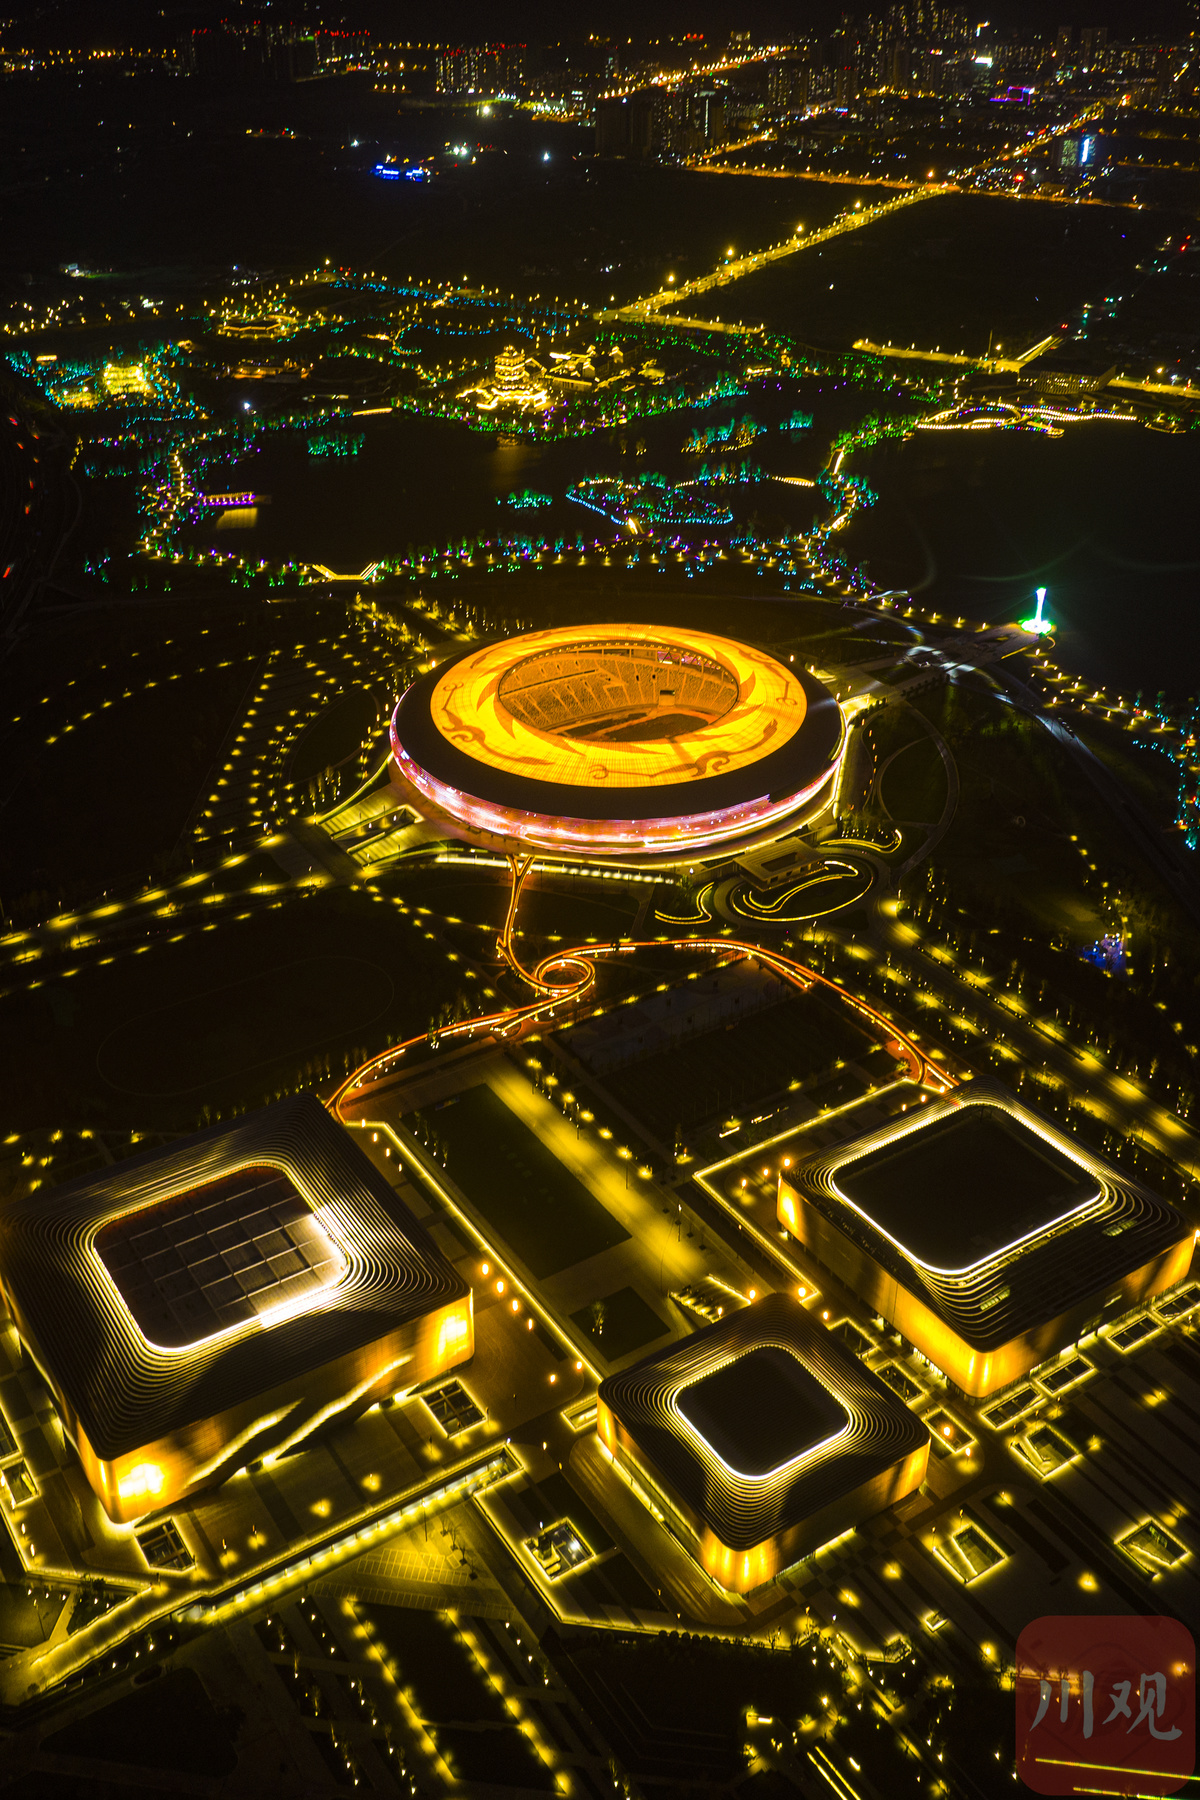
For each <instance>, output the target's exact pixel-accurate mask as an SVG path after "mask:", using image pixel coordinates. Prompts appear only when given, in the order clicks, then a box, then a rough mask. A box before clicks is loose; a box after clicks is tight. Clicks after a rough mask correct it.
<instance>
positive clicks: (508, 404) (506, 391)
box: [459, 344, 554, 412]
mask: <svg viewBox="0 0 1200 1800" xmlns="http://www.w3.org/2000/svg"><path fill="white" fill-rule="evenodd" d="M472 394H473V395H474V396H475V405H476V406H477V407H478V409H479V411H480V412H498V411H501V410H502V409H505V408H507V409H508V410H509V411H510V412H548V411H549V409H550V408H551V406H553V404H554V402H553V400H552V399H551V397H550V391H549V389H548V388H547V386H546V383H545V379H544V371H543V369H542V367H541V364H540V363H536V362H534V361H533V359H532V358H531V357H526V356H523V355H522V354H521V352H520V351H519V350H515V349H514V348H513V346H512V345H511V344H507V345H506V346H505V347H504V349H503V350H498V351H497V352H496V360H495V369H494V373H493V375H492V379H491V381H487V382H480V383H479V385H478V386H477V387H469V388H464V389H463V391H462V393H461V394H460V395H459V399H460V400H466V399H469V398H470V396H471V395H472Z"/></svg>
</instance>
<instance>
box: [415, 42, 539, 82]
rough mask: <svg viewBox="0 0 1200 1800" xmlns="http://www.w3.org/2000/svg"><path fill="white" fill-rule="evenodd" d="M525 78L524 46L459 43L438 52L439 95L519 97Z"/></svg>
mask: <svg viewBox="0 0 1200 1800" xmlns="http://www.w3.org/2000/svg"><path fill="white" fill-rule="evenodd" d="M524 79H525V46H524V44H457V45H454V46H453V47H449V48H446V49H442V50H439V51H438V57H437V91H438V93H439V94H515V93H517V92H519V91H520V88H521V86H522V85H523V83H524Z"/></svg>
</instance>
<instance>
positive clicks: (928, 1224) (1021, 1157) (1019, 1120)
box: [778, 1084, 1192, 1397]
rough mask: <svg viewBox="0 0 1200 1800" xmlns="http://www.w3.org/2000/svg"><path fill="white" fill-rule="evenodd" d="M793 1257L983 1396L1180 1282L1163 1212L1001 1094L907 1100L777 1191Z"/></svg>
mask: <svg viewBox="0 0 1200 1800" xmlns="http://www.w3.org/2000/svg"><path fill="white" fill-rule="evenodd" d="M778 1205H779V1218H780V1221H781V1223H782V1224H783V1225H784V1226H786V1228H787V1230H788V1231H790V1232H791V1233H792V1234H793V1235H794V1236H795V1237H797V1238H799V1239H800V1241H801V1242H802V1243H803V1244H804V1246H805V1248H806V1249H807V1250H808V1251H809V1252H810V1253H811V1254H812V1255H813V1256H814V1257H815V1258H816V1259H817V1260H818V1261H819V1262H821V1263H823V1264H824V1266H825V1267H826V1268H828V1269H830V1270H832V1272H833V1273H834V1275H836V1276H837V1278H838V1280H839V1281H841V1282H842V1283H843V1284H844V1285H845V1286H846V1287H848V1288H850V1289H851V1290H852V1291H853V1292H854V1293H856V1294H857V1295H858V1296H859V1297H860V1299H862V1301H863V1302H864V1304H866V1305H867V1306H869V1307H870V1308H871V1309H872V1310H873V1311H874V1312H876V1313H878V1314H879V1315H880V1316H881V1317H882V1318H884V1319H886V1320H887V1321H888V1323H889V1324H890V1325H894V1326H895V1327H896V1329H897V1330H898V1331H899V1332H901V1333H902V1334H903V1336H904V1337H906V1338H908V1339H909V1341H910V1342H911V1343H913V1344H914V1345H915V1346H916V1348H917V1349H918V1350H919V1351H920V1352H921V1353H922V1355H924V1356H927V1357H928V1358H929V1360H930V1361H931V1362H932V1363H934V1364H935V1365H936V1367H937V1368H939V1369H941V1370H942V1372H943V1373H944V1374H945V1375H947V1376H948V1377H949V1378H950V1380H951V1381H952V1382H954V1384H955V1385H956V1386H957V1387H958V1388H960V1389H961V1391H962V1392H963V1393H964V1394H969V1395H972V1396H974V1397H982V1396H984V1395H987V1394H991V1393H994V1392H995V1391H996V1390H997V1389H998V1388H1003V1387H1007V1385H1008V1384H1009V1382H1011V1381H1015V1380H1016V1379H1017V1377H1018V1376H1021V1375H1024V1374H1026V1373H1027V1372H1028V1370H1030V1369H1032V1368H1035V1367H1036V1366H1037V1364H1038V1363H1040V1362H1044V1361H1045V1359H1046V1358H1047V1357H1050V1356H1053V1355H1055V1354H1056V1353H1057V1352H1058V1351H1060V1350H1062V1349H1063V1348H1064V1347H1065V1346H1066V1345H1067V1344H1070V1343H1073V1342H1075V1341H1076V1340H1077V1339H1078V1338H1079V1337H1080V1336H1082V1335H1084V1334H1085V1333H1086V1332H1087V1331H1089V1330H1092V1329H1094V1327H1095V1326H1096V1325H1097V1324H1100V1323H1102V1322H1103V1320H1104V1319H1105V1317H1111V1316H1115V1315H1116V1314H1118V1313H1121V1312H1124V1311H1125V1310H1126V1309H1127V1308H1129V1307H1131V1306H1133V1305H1135V1304H1136V1303H1137V1302H1138V1301H1140V1300H1143V1299H1145V1298H1147V1297H1148V1296H1149V1295H1151V1294H1156V1293H1159V1292H1161V1291H1162V1289H1164V1288H1168V1287H1171V1286H1173V1285H1174V1283H1176V1282H1177V1281H1180V1280H1182V1278H1183V1276H1184V1275H1185V1274H1186V1273H1187V1271H1188V1268H1189V1266H1190V1264H1191V1258H1192V1232H1191V1229H1190V1228H1189V1227H1188V1226H1187V1225H1186V1224H1185V1222H1184V1220H1183V1218H1182V1217H1181V1216H1180V1214H1179V1213H1177V1212H1176V1211H1175V1209H1174V1208H1173V1207H1171V1206H1168V1205H1167V1204H1166V1203H1165V1202H1164V1201H1161V1200H1158V1199H1156V1198H1155V1197H1154V1196H1153V1195H1151V1194H1148V1193H1147V1192H1146V1191H1145V1190H1144V1189H1142V1188H1140V1187H1138V1186H1137V1185H1136V1184H1135V1183H1133V1182H1131V1181H1130V1180H1129V1179H1128V1177H1127V1176H1124V1175H1121V1174H1119V1173H1118V1172H1117V1171H1116V1170H1115V1169H1113V1168H1112V1167H1111V1166H1110V1165H1109V1164H1107V1163H1105V1162H1103V1161H1101V1159H1100V1158H1099V1157H1096V1156H1093V1155H1092V1154H1091V1153H1090V1152H1089V1151H1087V1150H1085V1149H1084V1148H1083V1147H1082V1145H1080V1144H1078V1143H1077V1142H1076V1141H1075V1140H1074V1139H1073V1138H1071V1137H1069V1136H1067V1134H1066V1133H1064V1132H1061V1131H1058V1130H1056V1129H1055V1128H1054V1127H1053V1126H1052V1125H1050V1124H1048V1123H1047V1122H1046V1121H1045V1120H1044V1119H1041V1118H1039V1117H1038V1116H1037V1114H1036V1113H1033V1112H1031V1111H1029V1109H1028V1108H1027V1107H1024V1106H1021V1105H1020V1104H1019V1103H1018V1102H1017V1101H1016V1100H1014V1099H1012V1098H1011V1097H1010V1096H1008V1095H1007V1094H1005V1093H1004V1092H1002V1091H1001V1090H999V1089H991V1088H984V1087H983V1086H982V1084H980V1086H979V1087H978V1088H976V1089H973V1090H972V1091H971V1092H970V1093H968V1094H966V1095H962V1094H956V1095H955V1096H954V1098H952V1099H948V1100H943V1101H939V1102H937V1103H935V1104H933V1105H927V1106H921V1107H919V1108H917V1109H916V1110H915V1111H912V1112H909V1113H907V1114H905V1115H904V1116H902V1117H901V1118H898V1119H893V1120H891V1121H890V1122H889V1123H888V1124H887V1125H884V1126H881V1127H880V1128H879V1130H877V1131H870V1132H867V1133H865V1134H864V1135H863V1136H861V1137H858V1138H854V1139H852V1140H850V1141H849V1142H848V1143H844V1144H838V1145H836V1146H835V1147H833V1148H832V1149H827V1150H822V1151H819V1152H818V1153H817V1154H816V1155H815V1156H812V1157H810V1158H809V1159H808V1160H807V1161H806V1162H803V1163H801V1164H800V1165H799V1166H798V1167H796V1168H793V1169H792V1170H791V1171H790V1172H789V1175H788V1176H787V1177H783V1178H781V1180H780V1184H779V1202H778Z"/></svg>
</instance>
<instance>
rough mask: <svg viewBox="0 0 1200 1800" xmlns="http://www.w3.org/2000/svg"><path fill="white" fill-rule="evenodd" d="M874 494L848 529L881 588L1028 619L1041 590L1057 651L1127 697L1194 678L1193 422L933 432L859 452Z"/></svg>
mask: <svg viewBox="0 0 1200 1800" xmlns="http://www.w3.org/2000/svg"><path fill="white" fill-rule="evenodd" d="M852 466H853V468H854V469H855V470H856V471H857V472H859V473H861V474H863V475H865V476H866V478H867V480H868V481H869V482H870V484H871V486H872V487H873V488H874V489H875V490H876V492H877V493H878V495H879V503H878V505H876V506H873V507H871V508H870V509H869V510H868V511H866V512H863V513H860V514H859V515H858V516H857V517H856V518H855V521H854V523H853V525H852V526H851V527H850V528H849V530H848V531H847V532H846V533H845V534H844V542H843V544H842V550H843V553H844V554H846V555H848V556H850V557H851V559H852V560H858V561H861V560H862V559H863V558H864V557H866V558H868V559H869V561H870V565H871V573H872V575H873V577H874V579H875V580H876V581H878V582H880V583H881V584H882V585H883V586H885V587H906V588H910V589H911V590H912V592H913V594H914V597H915V598H916V599H917V600H918V602H919V604H920V605H921V606H922V607H926V606H927V607H931V608H936V609H938V610H939V611H941V612H943V613H948V614H949V615H950V616H951V618H953V617H955V616H956V615H960V614H961V615H962V616H964V617H966V618H971V619H986V620H990V621H991V622H992V623H999V622H1000V621H1001V620H1004V619H1017V618H1025V617H1026V616H1027V614H1026V612H1025V611H1023V610H1022V609H1023V608H1024V607H1027V606H1028V605H1029V603H1030V597H1031V595H1032V593H1033V589H1034V588H1035V587H1037V586H1046V587H1048V588H1049V597H1048V601H1047V611H1048V612H1049V615H1050V617H1051V618H1052V619H1054V621H1055V623H1056V624H1057V625H1058V626H1059V630H1058V632H1057V633H1056V641H1057V647H1058V648H1057V659H1058V660H1059V661H1060V662H1061V664H1062V666H1063V667H1065V668H1069V669H1077V670H1079V671H1080V672H1081V673H1082V674H1084V675H1085V676H1088V677H1090V678H1091V679H1092V680H1093V681H1099V682H1105V683H1108V684H1111V686H1112V687H1113V688H1114V689H1115V690H1116V691H1117V692H1118V693H1124V694H1126V695H1128V696H1130V697H1132V695H1133V693H1134V692H1135V691H1136V690H1137V689H1138V688H1139V687H1141V688H1145V689H1146V690H1147V691H1148V692H1149V693H1150V694H1154V693H1156V692H1157V690H1158V689H1159V688H1160V687H1165V688H1166V689H1167V691H1168V692H1169V693H1171V694H1173V695H1175V696H1182V695H1184V694H1190V693H1194V692H1195V691H1196V687H1197V683H1198V682H1200V599H1198V590H1197V582H1196V576H1197V570H1198V568H1200V562H1198V559H1197V556H1196V546H1195V539H1194V532H1193V530H1192V512H1193V506H1192V497H1193V495H1194V494H1195V492H1196V489H1197V485H1198V484H1200V433H1197V432H1194V431H1193V432H1187V433H1184V434H1179V435H1167V434H1164V433H1161V432H1156V431H1150V430H1147V429H1146V428H1145V427H1143V426H1141V425H1137V424H1124V423H1122V424H1111V423H1106V422H1104V421H1097V422H1096V423H1093V424H1084V425H1073V426H1068V427H1067V429H1066V430H1065V432H1064V434H1063V436H1062V437H1060V438H1048V437H1043V436H1034V435H1033V434H1031V433H1028V432H988V433H982V434H980V433H969V434H960V435H949V434H942V433H938V434H936V435H934V434H932V433H929V434H925V433H920V432H918V433H917V435H916V436H915V437H914V438H910V439H909V440H908V442H907V443H905V444H900V445H896V446H888V447H885V446H882V445H881V446H879V447H878V448H876V449H875V450H873V451H870V452H868V453H865V454H862V455H859V456H856V457H855V458H854V460H853V464H852Z"/></svg>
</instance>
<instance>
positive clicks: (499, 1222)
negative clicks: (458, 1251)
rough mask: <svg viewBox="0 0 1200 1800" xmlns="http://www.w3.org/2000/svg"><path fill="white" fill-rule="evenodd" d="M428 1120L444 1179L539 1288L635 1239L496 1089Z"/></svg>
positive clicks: (464, 1098)
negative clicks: (442, 1155)
mask: <svg viewBox="0 0 1200 1800" xmlns="http://www.w3.org/2000/svg"><path fill="white" fill-rule="evenodd" d="M425 1116H426V1119H427V1122H428V1124H429V1125H430V1126H431V1127H432V1129H433V1130H434V1131H435V1132H436V1133H437V1135H438V1137H439V1138H440V1139H441V1141H442V1144H443V1145H444V1146H445V1149H446V1162H445V1168H446V1173H447V1174H448V1175H449V1176H450V1178H451V1180H452V1181H454V1182H455V1183H456V1184H457V1185H458V1186H459V1187H460V1188H461V1189H462V1191H463V1193H464V1194H465V1195H466V1197H467V1199H468V1200H469V1201H470V1202H471V1204H472V1206H474V1207H475V1208H476V1209H477V1211H478V1212H479V1213H480V1214H481V1215H482V1216H483V1217H484V1218H485V1219H486V1220H487V1222H488V1224H489V1225H491V1226H492V1227H493V1228H494V1229H495V1230H496V1231H497V1232H498V1233H499V1234H500V1236H501V1237H502V1238H503V1239H504V1241H505V1243H506V1244H508V1245H509V1247H510V1248H511V1249H512V1250H514V1251H515V1252H516V1254H517V1255H518V1256H519V1257H520V1258H521V1261H522V1262H523V1263H524V1264H525V1266H526V1267H527V1268H528V1269H529V1270H530V1272H531V1273H532V1274H533V1275H534V1276H535V1277H536V1278H537V1279H538V1280H539V1281H543V1280H545V1278H546V1277H547V1276H548V1275H557V1274H558V1273H559V1271H560V1270H562V1269H568V1268H570V1267H571V1266H572V1264H574V1263H577V1262H583V1260H584V1259H585V1257H589V1256H596V1255H597V1254H598V1253H599V1252H600V1251H601V1250H611V1249H612V1247H613V1245H614V1244H622V1243H624V1242H625V1240H626V1238H627V1237H628V1236H629V1233H628V1232H627V1231H626V1230H625V1229H624V1227H623V1226H621V1225H619V1224H618V1223H617V1221H616V1220H615V1219H614V1218H613V1216H612V1214H611V1213H610V1212H609V1211H608V1210H607V1209H606V1208H605V1207H603V1206H601V1204H600V1202H599V1200H597V1199H596V1198H595V1196H594V1195H593V1194H592V1193H590V1192H589V1190H588V1189H587V1188H585V1187H584V1185H583V1183H582V1182H581V1181H579V1180H577V1179H576V1177H575V1176H574V1175H572V1173H571V1171H570V1170H569V1169H567V1168H564V1166H563V1164H562V1163H560V1162H559V1161H558V1158H557V1157H555V1156H554V1155H552V1153H551V1152H550V1151H549V1150H547V1149H546V1147H545V1145H544V1144H543V1143H542V1142H541V1141H540V1140H539V1139H538V1138H536V1137H535V1136H534V1134H533V1132H532V1131H530V1129H529V1127H528V1126H527V1125H525V1124H524V1122H523V1121H522V1120H520V1119H518V1118H517V1116H516V1114H515V1113H512V1112H510V1111H509V1109H508V1107H507V1106H505V1104H504V1102H503V1100H501V1099H500V1097H499V1096H498V1095H497V1094H494V1093H493V1092H492V1090H491V1088H489V1087H484V1086H482V1085H481V1086H479V1087H473V1088H468V1089H467V1091H466V1092H465V1093H463V1094H460V1095H459V1096H458V1098H457V1100H455V1101H453V1102H450V1103H448V1104H447V1105H445V1106H442V1107H439V1108H438V1109H437V1110H436V1111H434V1112H431V1113H428V1114H427V1115H425Z"/></svg>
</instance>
